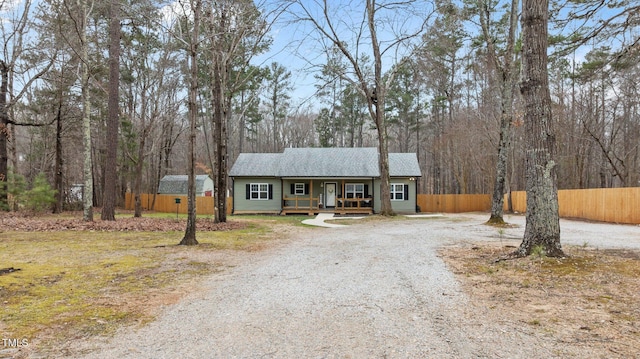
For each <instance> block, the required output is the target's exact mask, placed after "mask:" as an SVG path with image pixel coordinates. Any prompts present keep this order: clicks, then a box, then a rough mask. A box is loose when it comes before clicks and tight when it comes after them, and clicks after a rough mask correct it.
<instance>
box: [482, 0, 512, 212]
mask: <svg viewBox="0 0 640 359" xmlns="http://www.w3.org/2000/svg"><path fill="white" fill-rule="evenodd" d="M518 4H519V0H512V1H511V10H510V12H509V19H510V21H509V35H508V39H507V48H506V51H505V55H504V62H503V63H502V64H500V63H499V62H498V54H497V50H496V48H495V44H494V43H493V40H492V36H491V34H490V29H489V25H488V23H489V21H488V19H486V18H485V17H484V16H483V15H481V16H480V19H481V23H482V29H483V33H484V36H485V41H487V47H488V56H489V58H490V62H491V63H492V64H493V67H494V68H495V70H496V71H497V75H498V76H499V78H498V84H499V86H500V95H501V96H500V138H499V142H498V159H497V161H496V177H495V182H494V186H493V196H492V198H491V217H490V218H489V222H488V223H493V224H504V218H503V217H504V194H505V192H506V191H505V188H506V187H507V183H506V181H507V162H508V159H509V149H510V148H511V123H512V122H513V91H514V83H515V78H514V73H515V72H516V71H515V65H514V64H515V52H516V47H515V43H516V29H517V26H518ZM484 6H485V9H487V5H486V3H485V5H484ZM485 13H487V14H488V10H485Z"/></svg>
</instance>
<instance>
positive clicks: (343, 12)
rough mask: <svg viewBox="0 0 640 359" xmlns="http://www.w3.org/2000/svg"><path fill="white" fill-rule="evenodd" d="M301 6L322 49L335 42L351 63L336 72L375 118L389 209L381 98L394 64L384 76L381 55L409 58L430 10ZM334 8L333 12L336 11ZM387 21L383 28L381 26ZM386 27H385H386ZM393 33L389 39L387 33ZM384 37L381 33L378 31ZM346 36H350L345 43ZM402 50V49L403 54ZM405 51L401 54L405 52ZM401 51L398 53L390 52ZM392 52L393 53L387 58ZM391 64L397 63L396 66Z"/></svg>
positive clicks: (388, 5) (387, 209) (371, 0)
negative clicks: (368, 62)
mask: <svg viewBox="0 0 640 359" xmlns="http://www.w3.org/2000/svg"><path fill="white" fill-rule="evenodd" d="M295 4H297V8H298V9H299V12H296V9H295V8H292V10H291V12H292V15H293V16H294V18H295V19H297V20H298V21H304V22H306V23H309V24H311V26H312V28H313V30H315V32H316V33H317V34H318V35H319V36H320V38H319V39H318V41H319V42H320V43H321V44H326V43H328V44H327V45H326V46H325V47H324V51H325V53H330V52H331V51H332V49H334V48H337V49H338V50H339V51H340V53H342V56H344V58H345V59H346V62H347V63H349V69H348V70H347V69H345V72H343V73H341V74H340V77H342V78H343V79H345V80H346V81H348V82H350V83H352V84H354V85H355V88H357V89H358V91H360V93H361V94H362V95H363V96H365V98H366V100H367V108H368V111H369V116H370V118H371V120H372V121H373V123H374V124H375V127H376V130H377V137H378V153H379V163H380V177H381V186H380V196H381V208H380V213H381V214H382V215H393V214H394V212H393V209H392V207H391V196H390V183H389V144H388V136H387V123H386V120H385V100H386V96H387V90H388V88H389V86H390V84H391V83H392V82H393V80H394V77H395V72H394V71H395V70H393V69H391V70H390V71H389V72H388V73H387V74H386V77H384V78H383V75H385V74H384V73H383V71H384V69H383V61H386V60H391V62H395V63H396V64H399V63H400V62H401V61H402V60H401V59H402V58H405V59H408V58H409V56H408V55H409V53H410V52H412V51H413V48H412V45H413V41H415V40H416V39H419V38H420V35H421V34H422V33H423V32H424V30H425V28H426V24H427V22H428V21H429V19H430V13H431V10H429V11H425V9H424V8H419V7H418V4H424V2H419V1H412V0H407V1H400V2H397V1H390V2H381V3H378V2H377V1H376V0H367V1H365V3H364V8H361V9H350V8H348V6H347V7H342V8H332V4H334V3H332V2H330V1H327V0H323V1H321V2H320V1H318V2H307V1H301V0H298V1H296V2H295ZM334 11H335V12H334ZM349 16H357V17H359V18H360V19H361V20H359V21H356V22H354V23H350V19H349ZM412 17H413V20H417V22H418V25H417V26H416V27H413V28H408V25H407V24H409V23H410V21H408V19H409V18H412ZM385 26H387V28H386V29H385ZM385 30H386V31H385ZM348 31H352V35H353V38H352V39H347V38H345V36H344V35H343V33H344V32H348ZM387 32H389V33H390V34H391V39H389V38H388V37H387ZM382 34H384V35H383V37H379V36H380V35H382ZM348 41H352V42H351V43H349V42H348ZM365 47H369V51H368V52H369V53H370V56H371V59H372V61H373V77H372V78H371V77H369V76H367V73H366V71H365V68H364V67H363V63H362V61H361V59H362V58H361V54H362V53H363V52H364V51H366V50H365ZM402 52H404V54H401V53H402ZM403 55H404V56H403ZM394 56H400V57H394ZM390 57H391V59H390ZM394 68H395V69H397V68H399V66H396V67H394Z"/></svg>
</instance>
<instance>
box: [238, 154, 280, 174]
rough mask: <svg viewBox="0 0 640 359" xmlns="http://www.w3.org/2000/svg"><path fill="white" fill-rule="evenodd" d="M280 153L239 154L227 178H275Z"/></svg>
mask: <svg viewBox="0 0 640 359" xmlns="http://www.w3.org/2000/svg"><path fill="white" fill-rule="evenodd" d="M280 161H282V153H241V154H240V155H239V156H238V159H237V160H236V162H235V163H234V164H233V167H231V170H230V171H229V176H232V177H235V176H243V177H275V176H277V173H278V167H279V165H280Z"/></svg>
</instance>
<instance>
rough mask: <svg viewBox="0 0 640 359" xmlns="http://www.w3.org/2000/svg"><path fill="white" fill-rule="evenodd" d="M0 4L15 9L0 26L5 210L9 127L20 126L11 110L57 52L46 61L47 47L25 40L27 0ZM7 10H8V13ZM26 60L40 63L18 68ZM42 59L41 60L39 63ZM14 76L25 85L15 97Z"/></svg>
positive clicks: (0, 170)
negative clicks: (12, 14)
mask: <svg viewBox="0 0 640 359" xmlns="http://www.w3.org/2000/svg"><path fill="white" fill-rule="evenodd" d="M0 5H1V6H0V9H2V8H3V7H4V6H6V7H8V8H11V6H13V5H15V6H16V10H15V17H14V18H11V19H3V20H2V25H1V26H0V36H1V37H2V50H1V52H0V208H8V207H7V205H8V196H7V179H8V171H9V168H8V159H9V157H8V155H9V154H8V142H9V139H10V133H11V130H10V125H11V126H20V125H21V123H19V122H17V121H15V119H12V118H11V116H10V109H11V108H12V107H14V106H15V104H16V103H17V102H18V101H20V99H21V98H22V97H23V96H24V95H25V94H26V93H27V91H28V90H29V88H30V87H31V86H32V84H33V83H34V82H35V81H37V80H38V79H40V78H41V77H42V76H43V75H44V74H45V73H46V72H47V71H49V69H50V68H51V66H52V65H53V62H54V61H55V58H56V54H57V52H56V51H55V50H53V49H52V53H51V54H49V55H48V58H47V57H43V56H42V54H40V53H39V51H40V50H45V49H46V46H43V45H44V44H40V46H38V45H35V44H29V43H28V40H27V38H28V36H29V35H28V33H29V31H30V25H31V19H30V18H29V15H30V11H31V6H32V2H31V1H30V0H26V1H24V2H21V3H16V4H8V3H5V2H2V4H0ZM3 10H5V9H3ZM9 11H10V10H7V12H9ZM43 47H45V48H43ZM25 58H31V59H32V60H35V59H39V60H40V61H36V62H32V63H31V64H29V65H28V66H27V67H26V69H21V68H19V67H20V63H21V62H22V61H24V59H25ZM43 58H44V61H42V59H43ZM16 73H21V74H22V75H24V78H23V79H22V80H23V83H24V86H23V87H22V89H21V90H20V91H18V93H17V94H14V93H13V91H14V90H15V89H14V88H13V84H14V76H15V74H16ZM12 128H14V127H12Z"/></svg>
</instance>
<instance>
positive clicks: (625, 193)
mask: <svg viewBox="0 0 640 359" xmlns="http://www.w3.org/2000/svg"><path fill="white" fill-rule="evenodd" d="M511 198H512V201H513V210H514V211H518V212H523V213H524V212H525V211H526V209H527V193H526V192H524V191H519V192H512V194H511ZM558 211H559V212H560V217H564V218H582V219H589V220H593V221H601V222H611V223H628V224H640V188H639V187H632V188H592V189H563V190H559V191H558Z"/></svg>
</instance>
